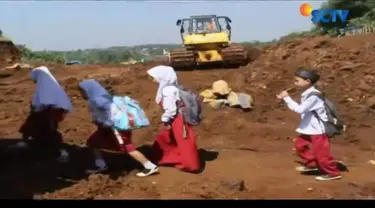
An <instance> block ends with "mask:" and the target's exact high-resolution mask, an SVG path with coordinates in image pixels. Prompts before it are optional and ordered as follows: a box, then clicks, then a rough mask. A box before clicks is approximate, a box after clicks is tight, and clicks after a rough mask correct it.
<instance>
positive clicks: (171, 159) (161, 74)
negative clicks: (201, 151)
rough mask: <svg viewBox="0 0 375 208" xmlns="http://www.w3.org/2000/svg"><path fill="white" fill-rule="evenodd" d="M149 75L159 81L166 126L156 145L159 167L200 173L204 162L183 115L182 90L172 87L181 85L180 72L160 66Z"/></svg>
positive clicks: (163, 119)
mask: <svg viewBox="0 0 375 208" xmlns="http://www.w3.org/2000/svg"><path fill="white" fill-rule="evenodd" d="M148 74H149V75H150V76H152V77H153V78H155V79H157V80H159V89H158V92H157V95H156V98H155V101H156V103H157V104H159V105H161V107H162V108H163V110H164V113H163V114H162V116H161V121H162V122H163V123H164V124H165V125H166V127H164V128H162V129H161V130H160V131H159V133H158V134H157V136H156V138H155V142H154V144H153V153H154V157H155V160H156V161H157V163H158V164H159V165H174V167H176V168H178V169H180V170H184V171H191V172H195V171H198V170H199V169H200V161H199V156H198V148H197V145H196V141H195V135H194V132H193V129H192V127H191V126H190V125H188V124H187V123H185V121H184V117H183V115H182V114H181V113H180V112H181V111H182V110H183V108H184V106H183V103H182V101H181V99H180V96H179V90H178V89H177V87H175V86H172V85H173V84H177V75H176V73H175V72H174V70H173V68H171V67H167V66H158V67H154V68H152V69H150V70H148ZM167 126H170V129H168V128H167Z"/></svg>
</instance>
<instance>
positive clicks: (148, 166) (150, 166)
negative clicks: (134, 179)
mask: <svg viewBox="0 0 375 208" xmlns="http://www.w3.org/2000/svg"><path fill="white" fill-rule="evenodd" d="M143 167H145V168H146V169H153V168H155V167H156V165H155V164H154V163H152V162H150V161H148V162H146V163H145V164H143Z"/></svg>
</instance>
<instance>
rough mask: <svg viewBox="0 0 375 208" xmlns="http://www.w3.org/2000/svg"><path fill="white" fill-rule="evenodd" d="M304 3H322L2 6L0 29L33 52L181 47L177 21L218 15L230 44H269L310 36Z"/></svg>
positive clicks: (9, 3) (14, 3) (38, 3)
mask: <svg viewBox="0 0 375 208" xmlns="http://www.w3.org/2000/svg"><path fill="white" fill-rule="evenodd" d="M302 3H310V4H311V6H312V7H313V8H319V7H320V5H321V4H322V3H323V1H267V0H264V1H250V0H249V1H229V0H228V1H211V2H210V1H209V0H207V1H190V2H181V1H180V2H178V1H169V2H168V1H167V0H166V1H156V0H155V1H152V0H151V1H142V0H140V1H134V0H133V1H105V0H102V1H74V0H70V1H43V0H39V1H38V0H34V1H0V29H1V30H2V31H3V34H4V35H5V36H7V37H9V38H11V39H12V40H13V42H15V43H16V44H25V45H26V46H27V47H29V48H31V49H32V50H76V49H86V48H106V47H111V46H133V45H140V44H149V43H158V44H160V43H181V38H180V33H179V27H177V26H176V21H177V19H179V18H187V17H189V16H192V15H203V14H216V15H220V16H228V17H229V18H231V20H232V24H231V26H232V41H234V42H239V41H253V40H260V41H268V40H272V39H274V38H279V37H280V36H283V35H286V34H288V33H291V32H298V31H303V30H308V29H310V28H311V27H312V23H311V18H309V17H304V16H302V15H301V14H300V12H299V7H300V5H301V4H302Z"/></svg>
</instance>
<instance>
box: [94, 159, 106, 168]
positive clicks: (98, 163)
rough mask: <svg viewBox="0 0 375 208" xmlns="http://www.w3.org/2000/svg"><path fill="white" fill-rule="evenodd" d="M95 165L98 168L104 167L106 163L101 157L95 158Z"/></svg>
mask: <svg viewBox="0 0 375 208" xmlns="http://www.w3.org/2000/svg"><path fill="white" fill-rule="evenodd" d="M95 165H96V167H98V168H104V167H105V166H107V164H106V163H105V161H104V160H103V159H96V160H95Z"/></svg>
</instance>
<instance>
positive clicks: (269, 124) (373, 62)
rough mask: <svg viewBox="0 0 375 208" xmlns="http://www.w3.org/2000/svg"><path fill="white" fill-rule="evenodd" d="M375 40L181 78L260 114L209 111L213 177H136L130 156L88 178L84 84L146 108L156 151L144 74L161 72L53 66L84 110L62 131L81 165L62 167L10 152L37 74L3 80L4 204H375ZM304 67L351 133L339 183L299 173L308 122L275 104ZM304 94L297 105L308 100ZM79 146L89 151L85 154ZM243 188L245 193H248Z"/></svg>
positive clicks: (284, 47) (302, 49)
mask: <svg viewBox="0 0 375 208" xmlns="http://www.w3.org/2000/svg"><path fill="white" fill-rule="evenodd" d="M374 42H375V36H373V35H370V36H352V37H343V38H337V39H332V38H326V37H319V38H304V39H299V40H294V41H292V42H286V43H281V44H279V45H273V46H268V47H266V48H264V49H263V50H262V52H261V55H260V57H258V58H257V59H256V60H255V61H254V62H252V63H250V64H249V65H248V66H246V67H242V68H239V69H213V70H208V69H207V70H196V71H183V72H178V75H179V81H180V82H181V83H182V84H183V85H184V86H186V87H189V88H191V89H193V90H196V91H201V90H203V89H206V88H209V87H210V86H211V84H212V83H213V82H214V81H216V80H218V79H224V80H226V81H228V83H229V84H230V86H231V88H232V89H233V90H234V91H237V92H245V93H249V94H251V95H252V96H253V98H254V105H255V109H254V110H253V111H250V112H242V111H241V110H239V109H230V108H224V109H220V110H216V111H215V110H213V109H211V108H210V107H209V106H204V109H203V110H204V113H203V115H204V120H203V122H202V124H201V125H200V126H197V127H195V131H196V134H197V140H198V145H199V148H201V151H200V153H201V158H202V160H204V161H205V170H204V171H203V172H202V173H199V174H190V173H184V172H180V171H178V170H176V169H174V168H168V167H163V168H161V170H160V174H159V175H155V176H152V177H148V178H142V179H140V178H136V177H135V176H134V168H139V167H138V166H137V164H135V162H133V161H132V160H130V159H129V158H128V157H127V156H124V155H121V154H115V153H108V154H107V155H106V156H107V158H108V161H109V163H110V167H111V168H112V169H111V171H110V172H109V173H105V174H97V175H91V176H86V175H85V174H84V173H83V170H84V168H85V167H88V166H89V165H90V164H91V163H92V160H90V154H89V151H88V150H87V149H83V148H82V147H81V146H82V144H84V143H85V140H86V138H87V137H88V136H89V135H90V133H91V132H92V131H93V130H94V126H93V125H92V124H91V123H90V118H91V117H90V115H89V113H88V109H87V106H86V103H85V101H83V100H82V98H81V97H80V96H79V94H78V91H77V83H78V81H79V80H81V79H84V78H88V77H94V78H96V79H99V80H101V81H102V82H103V83H105V84H106V85H110V86H112V87H113V89H114V90H115V91H116V93H117V94H123V95H129V96H131V97H133V98H134V99H137V100H139V101H140V102H141V105H142V106H143V107H144V109H145V111H146V113H147V115H148V117H149V118H150V120H151V121H152V126H151V127H149V128H145V129H141V130H137V131H135V132H134V142H135V143H136V144H137V145H138V146H139V147H140V149H141V151H146V153H147V151H148V148H147V145H150V144H152V141H153V136H154V133H155V132H156V131H157V127H158V124H159V120H160V115H161V110H160V109H159V106H157V105H156V104H155V103H154V96H155V92H156V89H157V86H156V85H155V84H154V83H152V82H151V81H150V80H149V79H148V77H147V75H146V73H145V70H146V69H148V68H150V67H151V66H152V65H155V64H148V65H133V66H118V65H117V66H116V65H114V66H109V65H90V66H89V65H81V66H69V67H68V66H63V65H53V66H50V68H51V71H52V73H53V74H54V75H55V76H56V78H57V79H58V80H59V82H60V83H61V84H62V85H63V86H64V87H65V88H66V90H67V92H68V94H69V95H70V97H71V98H72V101H73V104H74V106H75V112H74V113H72V114H70V115H69V116H68V117H67V119H66V120H65V121H64V122H63V123H62V125H61V132H62V133H63V135H64V138H65V140H66V142H67V143H69V144H70V145H71V148H70V149H71V151H72V157H73V160H72V162H71V163H70V164H67V165H59V164H57V163H56V162H55V161H54V158H45V157H43V156H42V155H40V154H37V153H38V152H36V153H35V152H31V153H25V152H13V151H10V150H7V149H6V148H5V147H6V145H7V144H10V143H14V142H15V141H16V140H15V139H11V138H19V137H20V135H19V134H18V133H17V130H18V128H19V126H20V125H21V124H22V122H23V121H24V119H25V118H26V115H27V113H28V108H29V102H30V99H31V95H32V93H33V90H34V85H33V83H32V82H31V81H30V80H29V79H28V71H22V70H19V71H15V72H14V73H13V74H12V76H10V77H6V78H3V79H2V80H1V81H0V94H1V95H2V96H1V98H0V106H1V111H0V137H1V138H2V139H1V140H0V147H3V148H2V149H0V160H1V161H0V164H1V171H0V184H1V188H0V197H1V198H31V197H33V198H45V199H52V198H74V199H93V198H94V199H99V198H114V199H129V198H157V199H171V198H183V199H185V198H198V199H212V198H228V199H235V198H240V199H245V198H252V199H254V198H258V199H269V198H277V199H278V198H322V199H324V198H326V199H327V198H330V199H331V198H335V199H340V198H348V199H367V198H374V197H375V177H373V176H374V175H375V166H373V165H371V164H368V163H367V162H368V160H370V159H375V155H374V151H375V143H374V136H373V135H374V133H375V129H374V127H375V111H374V110H373V109H372V108H374V107H375V97H374V96H375V95H374V93H375V88H374V85H375V70H374V69H373V68H372V67H375V44H374ZM299 66H311V67H316V68H318V69H319V70H320V72H321V75H322V79H321V82H320V85H319V88H320V89H321V90H322V91H324V92H325V93H326V94H327V96H328V97H329V98H330V99H331V100H333V101H334V102H335V103H337V105H338V107H339V109H340V112H341V113H342V115H343V118H344V119H345V121H346V122H347V123H348V131H347V132H346V133H345V134H344V135H342V136H340V137H338V138H337V139H336V140H335V141H333V142H332V152H333V155H334V156H335V157H336V159H337V160H339V161H343V162H344V164H345V165H346V166H347V168H348V171H345V172H343V178H342V179H341V180H337V181H328V182H318V181H315V180H314V177H313V176H304V175H300V174H299V173H297V172H296V171H295V170H294V167H295V166H296V165H297V163H296V162H295V160H296V159H297V157H296V156H295V155H294V154H293V151H292V147H293V141H292V140H293V138H294V137H295V136H296V133H295V132H294V129H295V128H296V126H297V124H298V122H299V115H297V114H295V113H293V112H291V111H289V110H288V109H287V108H286V106H285V105H284V104H283V103H282V102H280V101H279V100H277V99H276V96H275V95H276V93H278V92H279V91H281V90H283V89H286V88H289V87H291V86H292V85H293V73H294V71H295V69H296V68H297V67H299ZM298 94H299V93H298V92H294V93H293V94H292V96H293V97H294V98H295V99H299V96H298ZM77 145H80V146H77ZM242 183H244V188H243V187H242Z"/></svg>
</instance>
